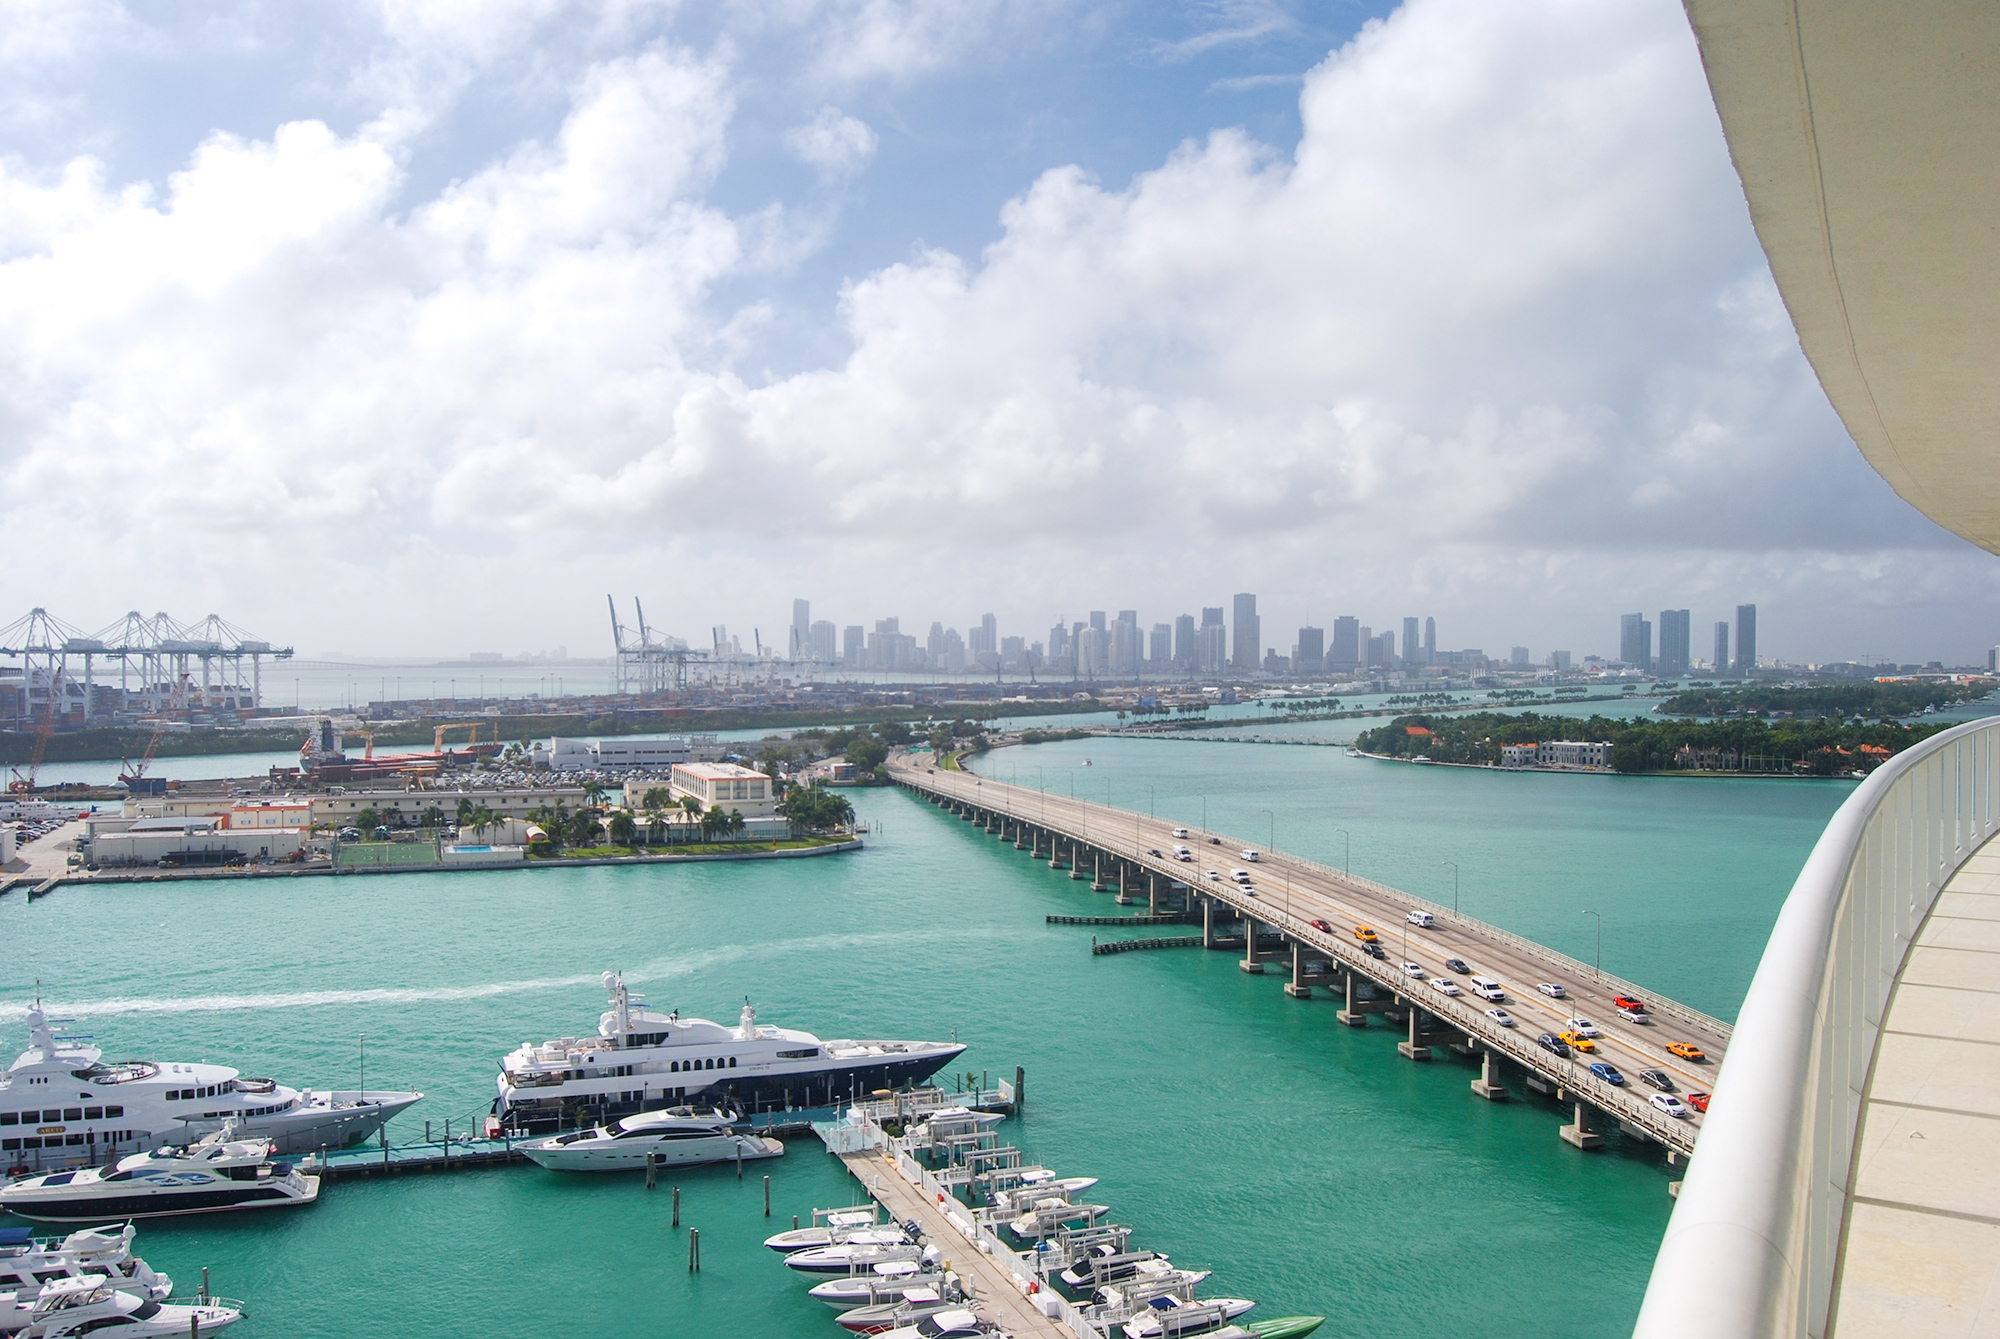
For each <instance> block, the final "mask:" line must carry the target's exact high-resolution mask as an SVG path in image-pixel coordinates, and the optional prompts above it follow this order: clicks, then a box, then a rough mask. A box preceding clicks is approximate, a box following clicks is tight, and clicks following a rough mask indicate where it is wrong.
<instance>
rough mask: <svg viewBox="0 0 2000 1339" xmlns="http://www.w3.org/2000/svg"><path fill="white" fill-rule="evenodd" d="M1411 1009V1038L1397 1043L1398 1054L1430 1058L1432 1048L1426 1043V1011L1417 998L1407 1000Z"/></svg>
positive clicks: (1407, 1056) (1421, 1058) (1416, 1058)
mask: <svg viewBox="0 0 2000 1339" xmlns="http://www.w3.org/2000/svg"><path fill="white" fill-rule="evenodd" d="M1404 1003H1405V1004H1406V1005H1407V1006H1408V1008H1409V1011H1410V1039H1409V1040H1408V1041H1399V1042H1397V1043H1396V1054H1398V1055H1400V1056H1403V1057H1405V1058H1406V1059H1410V1060H1428V1059H1430V1058H1431V1048H1430V1047H1428V1046H1426V1045H1424V1042H1423V1036H1424V1024H1423V1017H1424V1011H1423V1010H1422V1009H1419V1008H1418V1007H1417V1003H1416V1001H1415V1000H1405V1001H1404Z"/></svg>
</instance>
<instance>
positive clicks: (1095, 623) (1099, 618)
mask: <svg viewBox="0 0 2000 1339" xmlns="http://www.w3.org/2000/svg"><path fill="white" fill-rule="evenodd" d="M1090 626H1091V627H1093V628H1096V629H1097V630H1098V631H1099V632H1105V631H1108V629H1107V628H1106V627H1105V626H1104V611H1103V610H1102V609H1093V610H1091V611H1090Z"/></svg>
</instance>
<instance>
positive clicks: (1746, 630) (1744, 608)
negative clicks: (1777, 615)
mask: <svg viewBox="0 0 2000 1339" xmlns="http://www.w3.org/2000/svg"><path fill="white" fill-rule="evenodd" d="M1756 670H1757V606H1756V605H1754V604H1739V605H1737V606H1736V672H1737V673H1738V674H1744V675H1748V674H1753V673H1755V672H1756Z"/></svg>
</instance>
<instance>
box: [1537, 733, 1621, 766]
mask: <svg viewBox="0 0 2000 1339" xmlns="http://www.w3.org/2000/svg"><path fill="white" fill-rule="evenodd" d="M1536 755H1537V756H1536V762H1537V765H1539V766H1542V767H1562V768H1568V769H1571V770H1577V771H1586V772H1608V771H1610V770H1611V745H1610V744H1608V743H1601V744H1600V743H1589V742H1585V741H1579V740H1569V739H1554V740H1550V741H1549V742H1547V743H1545V744H1543V745H1542V746H1541V747H1540V748H1539V749H1537V750H1536Z"/></svg>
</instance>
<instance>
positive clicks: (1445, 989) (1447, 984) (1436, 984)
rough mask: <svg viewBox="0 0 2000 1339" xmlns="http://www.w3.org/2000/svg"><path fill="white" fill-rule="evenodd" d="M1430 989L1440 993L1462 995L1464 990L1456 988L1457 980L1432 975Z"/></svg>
mask: <svg viewBox="0 0 2000 1339" xmlns="http://www.w3.org/2000/svg"><path fill="white" fill-rule="evenodd" d="M1431 989H1432V990H1435V991H1436V992H1437V993H1438V994H1440V995H1463V994H1464V993H1465V992H1464V991H1462V990H1460V989H1459V988H1458V982H1456V981H1454V980H1452V979H1451V978H1450V977H1448V976H1434V977H1432V978H1431Z"/></svg>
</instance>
